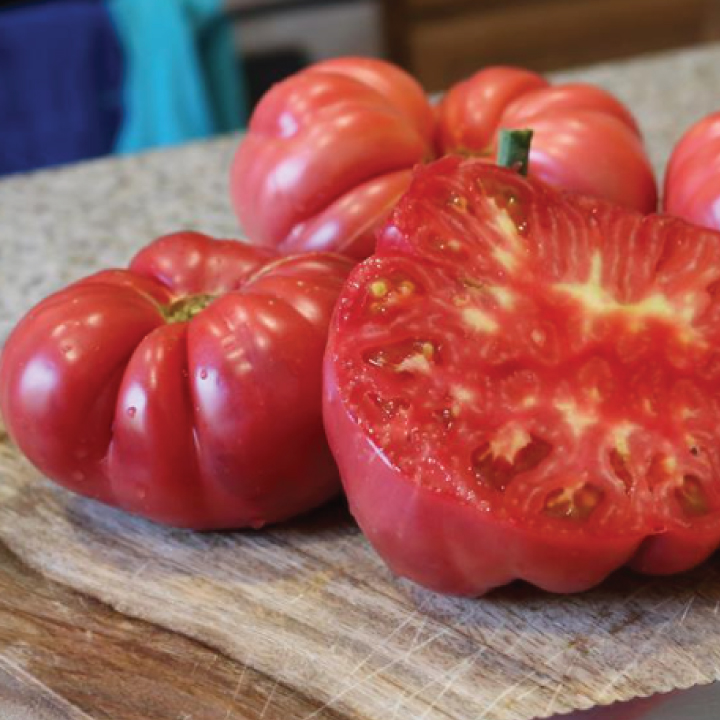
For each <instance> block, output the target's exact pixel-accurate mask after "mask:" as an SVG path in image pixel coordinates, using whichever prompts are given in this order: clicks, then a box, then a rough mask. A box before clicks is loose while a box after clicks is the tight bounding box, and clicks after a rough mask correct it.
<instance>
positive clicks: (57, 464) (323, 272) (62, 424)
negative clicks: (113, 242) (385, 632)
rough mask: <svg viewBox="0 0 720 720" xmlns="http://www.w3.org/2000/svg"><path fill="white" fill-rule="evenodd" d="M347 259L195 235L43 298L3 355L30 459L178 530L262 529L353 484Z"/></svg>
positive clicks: (19, 439)
mask: <svg viewBox="0 0 720 720" xmlns="http://www.w3.org/2000/svg"><path fill="white" fill-rule="evenodd" d="M349 268H350V263H349V261H348V260H347V259H344V258H342V257H340V256H335V255H329V254H321V253H314V254H305V255H302V256H296V257H285V258H278V257H277V254H276V253H275V252H274V251H270V250H263V249H260V248H253V247H250V246H248V245H245V244H243V243H239V242H235V241H228V240H225V241H220V240H213V239H211V238H209V237H207V236H204V235H200V234H198V233H190V232H186V233H178V234H175V235H170V236H167V237H164V238H160V239H159V240H157V241H155V242H154V243H152V244H151V245H149V246H148V247H147V248H145V249H144V250H142V251H141V252H140V253H139V254H138V255H137V256H136V257H135V258H134V259H133V261H132V262H131V264H130V269H129V270H105V271H103V272H100V273H98V274H96V275H92V276H90V277H88V278H85V279H84V280H81V281H80V282H77V283H75V284H73V285H70V286H69V287H67V288H66V289H64V290H61V291H60V292H58V293H56V294H55V295H52V296H50V297H49V298H47V299H45V300H43V301H42V302H41V303H40V304H38V305H37V306H36V307H35V308H33V309H32V310H31V311H30V312H29V313H28V314H27V315H26V316H25V318H23V320H22V321H21V322H20V323H19V324H18V326H17V327H16V328H15V330H14V331H13V332H12V334H11V336H10V338H9V339H8V341H7V344H6V345H5V348H4V351H3V354H2V358H1V359H0V411H1V412H2V415H3V417H4V419H5V422H6V424H7V427H8V430H9V432H10V435H11V437H12V438H13V439H14V440H15V442H16V443H17V445H18V446H19V448H20V450H22V452H23V453H24V454H25V455H26V456H27V457H28V458H29V460H30V461H31V462H32V463H33V464H34V465H35V466H36V467H37V468H38V469H39V470H40V471H41V472H42V473H44V474H45V475H47V476H48V477H49V478H51V479H53V480H55V481H56V482H58V483H60V484H61V485H64V486H65V487H67V488H69V489H71V490H74V491H75V492H78V493H80V494H82V495H87V496H89V497H93V498H96V499H97V500H100V501H102V502H104V503H107V504H109V505H114V506H117V507H120V508H123V509H124V510H128V511H130V512H132V513H136V514H138V515H142V516H144V517H147V518H150V519H152V520H155V521H158V522H161V523H167V524H170V525H174V526H183V527H190V528H199V529H209V528H224V527H241V526H252V527H259V526H261V525H264V524H265V523H269V522H276V521H279V520H283V519H285V518H288V517H290V516H293V515H295V514H297V513H300V512H303V511H305V510H308V509H310V508H312V507H315V506H316V505H319V504H320V503H322V502H324V501H325V500H327V499H328V498H330V497H331V496H333V495H334V494H335V493H336V492H338V490H339V488H340V484H339V480H338V478H337V470H336V468H335V466H334V463H333V460H332V457H331V455H330V452H329V449H328V447H327V442H326V440H325V437H324V432H323V427H322V409H321V366H322V355H323V351H324V348H325V341H326V333H327V326H328V323H329V318H330V314H331V312H332V309H333V306H334V303H335V300H336V296H337V294H338V292H339V290H340V288H341V286H342V284H343V281H344V279H345V277H346V275H347V273H348V271H349Z"/></svg>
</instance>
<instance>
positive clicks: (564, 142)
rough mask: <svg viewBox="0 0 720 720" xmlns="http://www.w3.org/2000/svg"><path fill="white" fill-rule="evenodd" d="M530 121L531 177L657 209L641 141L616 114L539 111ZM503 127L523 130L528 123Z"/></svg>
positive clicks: (643, 208) (642, 209) (640, 207)
mask: <svg viewBox="0 0 720 720" xmlns="http://www.w3.org/2000/svg"><path fill="white" fill-rule="evenodd" d="M530 124H531V125H532V128H533V141H532V145H531V147H530V173H531V175H532V176H533V177H537V178H539V179H540V180H543V181H544V182H546V183H548V184H549V185H552V186H553V187H557V188H569V189H572V190H573V191H574V192H577V193H580V194H582V195H591V196H595V197H602V198H605V199H606V200H610V201H611V202H614V203H617V204H618V205H623V206H625V207H628V208H631V209H635V210H639V211H640V212H643V213H650V212H653V211H655V209H656V207H657V188H656V186H655V178H654V175H653V170H652V167H651V166H650V162H649V161H648V159H647V156H646V155H645V151H644V150H643V147H642V142H641V140H640V138H639V137H638V136H637V135H636V134H635V132H634V131H633V130H631V129H630V128H628V126H627V125H626V124H624V123H623V122H621V121H620V120H618V119H617V117H615V116H614V115H610V114H603V113H596V112H591V111H585V110H575V111H567V112H560V111H557V112H554V113H552V114H550V115H547V116H545V115H537V116H536V117H535V118H534V119H533V120H531V121H530ZM502 125H503V127H505V128H507V129H510V130H512V129H522V128H524V127H526V126H527V125H528V122H526V121H522V120H517V121H515V122H509V121H508V122H503V123H502ZM620 168H621V169H622V172H619V169H620Z"/></svg>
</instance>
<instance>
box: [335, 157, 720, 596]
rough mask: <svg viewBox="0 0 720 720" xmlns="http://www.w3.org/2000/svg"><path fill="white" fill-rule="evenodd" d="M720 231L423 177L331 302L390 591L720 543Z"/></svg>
mask: <svg viewBox="0 0 720 720" xmlns="http://www.w3.org/2000/svg"><path fill="white" fill-rule="evenodd" d="M719 289H720V234H718V233H714V232H710V231H703V230H700V229H698V228H695V227H693V226H690V225H688V224H686V223H684V222H682V221H680V220H677V219H674V218H670V217H663V216H657V215H655V216H643V215H641V214H638V213H635V212H632V211H629V210H626V209H622V208H620V207H618V206H615V205H611V204H609V203H607V202H605V201H601V200H593V199H587V198H583V197H579V196H575V195H572V196H571V195H569V194H563V193H561V192H558V191H556V190H554V189H552V188H550V187H548V186H547V185H545V184H543V183H541V182H539V181H537V180H533V179H532V178H530V179H525V178H522V177H520V176H519V175H518V174H516V173H514V172H511V171H509V170H506V169H504V168H498V167H495V166H492V165H489V164H487V163H483V162H481V161H478V160H474V159H468V160H464V161H462V160H460V159H458V158H445V159H443V160H440V161H438V162H436V163H434V164H432V165H429V166H426V167H423V168H419V169H418V170H417V171H416V173H415V178H414V181H413V184H412V186H411V188H410V190H409V192H408V193H407V194H406V195H405V197H404V198H403V200H402V201H401V203H400V205H399V206H398V207H397V209H396V210H395V212H394V214H393V216H392V218H391V220H390V222H389V223H388V224H387V225H386V227H385V228H384V230H383V231H382V232H381V233H380V235H379V239H378V245H377V250H376V253H375V255H374V256H372V257H371V258H369V259H368V260H366V261H365V262H363V263H362V264H360V265H359V266H358V267H357V268H356V269H355V270H354V271H353V273H352V274H351V276H350V280H349V282H348V284H347V285H346V286H345V289H344V291H343V292H342V294H341V296H340V301H339V305H338V308H337V310H336V315H335V319H334V321H333V324H332V326H331V332H330V340H329V344H328V349H327V351H326V356H325V390H324V414H325V427H326V430H327V432H328V435H329V439H330V444H331V448H332V449H333V452H334V455H335V458H336V460H337V461H338V463H339V466H340V471H341V475H342V479H343V483H344V486H345V489H346V492H347V495H348V498H349V501H350V506H351V509H352V511H353V513H354V515H355V517H356V518H357V520H358V522H359V524H360V526H361V528H362V529H363V531H364V532H365V533H366V535H367V536H368V537H369V539H370V541H371V542H372V543H373V545H374V546H375V547H376V549H377V550H378V552H379V553H380V554H381V555H382V556H383V557H384V558H385V560H386V561H387V562H388V563H389V565H390V566H391V567H392V568H393V569H394V570H395V572H397V573H398V574H400V575H404V576H407V577H409V578H411V579H413V580H415V581H417V582H419V583H421V584H423V585H426V586H428V587H430V588H433V589H435V590H438V591H442V592H448V593H457V594H464V595H477V594H481V593H484V592H486V591H487V590H489V589H491V588H493V587H496V586H499V585H503V584H505V583H508V582H510V581H512V580H514V579H516V578H521V579H524V580H527V581H529V582H531V583H534V584H536V585H538V586H540V587H542V588H545V589H547V590H550V591H555V592H573V591H580V590H585V589H587V588H589V587H591V586H593V585H595V584H596V583H598V582H600V581H601V580H602V579H603V578H604V577H605V576H606V575H607V574H608V573H610V572H611V571H613V570H614V569H615V568H617V567H619V566H621V565H624V564H626V563H628V564H630V565H631V566H632V567H634V568H636V569H638V570H640V571H643V572H648V573H674V572H678V571H681V570H685V569H687V568H690V567H692V566H694V565H696V564H697V563H700V562H701V561H702V560H704V559H705V558H706V557H707V556H708V555H709V554H710V553H712V552H713V550H714V549H715V548H716V547H717V545H718V543H720V475H719V473H720V451H719V448H720V443H719V442H718V440H719V435H720V349H719V348H720V293H719Z"/></svg>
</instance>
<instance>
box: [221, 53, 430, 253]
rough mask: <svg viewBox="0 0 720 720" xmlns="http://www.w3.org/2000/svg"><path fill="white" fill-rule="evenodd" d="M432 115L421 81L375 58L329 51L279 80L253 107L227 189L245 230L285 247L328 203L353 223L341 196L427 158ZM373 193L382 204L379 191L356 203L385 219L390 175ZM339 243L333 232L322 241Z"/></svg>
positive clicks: (342, 220) (391, 194)
mask: <svg viewBox="0 0 720 720" xmlns="http://www.w3.org/2000/svg"><path fill="white" fill-rule="evenodd" d="M432 119H433V115H432V108H431V107H430V104H429V103H428V101H427V100H426V98H425V96H424V94H423V91H422V89H421V88H420V86H419V85H417V83H415V81H414V80H412V78H410V76H408V75H406V74H405V73H404V72H403V71H401V70H400V69H399V68H396V67H395V66H393V65H390V64H389V63H385V62H382V61H379V60H372V59H369V58H344V59H339V60H330V61H327V62H322V63H318V64H317V65H314V66H312V67H311V68H309V69H308V70H305V71H303V72H301V73H299V74H298V75H295V76H293V77H291V78H290V79H288V80H286V81H284V82H282V83H279V84H278V85H276V86H274V87H273V88H272V89H271V90H270V91H269V92H268V93H267V94H266V95H265V97H264V98H263V99H262V101H261V102H260V104H259V106H258V108H257V110H256V111H255V113H254V114H253V117H252V118H251V121H250V126H249V132H248V135H247V136H246V137H245V138H244V139H243V142H242V143H241V144H240V147H239V148H238V152H237V154H236V156H235V159H234V162H233V166H232V171H231V195H232V199H233V203H234V205H235V209H236V212H237V214H238V217H239V218H240V221H241V223H242V225H243V229H244V231H245V232H246V234H247V235H249V236H250V237H252V238H253V241H254V242H257V243H258V244H262V245H267V246H271V247H274V246H282V245H283V243H284V242H285V239H286V238H287V236H288V235H290V234H291V232H293V230H294V229H295V228H296V226H298V225H300V224H303V223H306V222H308V221H311V220H312V218H313V217H314V216H315V215H316V214H318V213H321V212H322V211H323V210H324V209H325V208H326V207H327V206H328V205H332V204H333V203H335V209H334V211H333V214H334V215H337V217H338V218H339V219H338V223H339V224H340V225H341V226H346V225H350V226H353V225H354V222H355V221H353V219H352V217H348V216H357V210H356V209H355V207H354V204H353V203H350V204H349V205H348V204H343V203H342V202H340V203H339V204H338V203H337V201H339V200H340V201H341V199H342V197H343V196H344V195H345V194H346V193H348V192H351V191H353V190H354V188H356V187H357V186H358V185H362V184H363V183H366V182H369V181H373V180H374V181H378V180H381V179H382V178H383V177H384V176H388V175H394V174H395V173H397V172H398V171H402V170H409V169H410V168H411V167H412V166H413V165H415V164H416V163H419V162H422V161H423V160H424V159H425V158H426V157H428V156H429V155H430V154H431V152H432ZM408 180H409V177H408ZM378 192H379V193H380V194H381V196H382V197H381V198H380V200H379V208H381V209H380V210H377V209H376V208H377V207H378V199H377V196H375V197H373V198H372V199H366V200H365V201H361V206H362V207H364V208H365V209H366V210H367V211H368V212H371V213H372V212H373V211H376V212H380V215H381V218H382V219H384V217H385V214H386V213H385V212H384V208H386V207H389V206H391V205H392V204H393V203H394V201H395V200H397V198H398V197H399V195H398V191H397V188H396V183H392V182H390V183H389V187H388V188H387V189H380V190H378ZM296 232H297V231H296ZM352 241H353V238H352V237H351V238H350V239H349V240H346V239H343V244H350V243H352ZM290 244H291V245H292V244H293V243H292V241H291V242H290ZM335 247H336V245H334V244H333V242H332V241H330V242H326V243H324V245H323V247H322V248H321V249H328V248H330V249H334V248H335Z"/></svg>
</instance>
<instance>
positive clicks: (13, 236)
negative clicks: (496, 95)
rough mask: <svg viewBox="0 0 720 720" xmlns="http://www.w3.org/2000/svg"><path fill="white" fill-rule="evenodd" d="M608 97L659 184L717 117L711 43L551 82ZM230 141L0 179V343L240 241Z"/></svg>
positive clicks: (717, 56)
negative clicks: (93, 286) (100, 283)
mask: <svg viewBox="0 0 720 720" xmlns="http://www.w3.org/2000/svg"><path fill="white" fill-rule="evenodd" d="M554 77H555V78H557V79H563V80H567V79H582V80H586V81H589V82H593V83H597V84H599V85H602V86H604V87H606V88H607V89H608V90H611V91H612V92H614V93H616V94H617V95H618V96H619V97H620V98H621V99H622V100H623V101H625V102H626V103H627V104H628V105H629V106H630V108H631V109H632V110H633V111H634V113H635V114H636V116H637V118H638V119H639V122H640V125H641V127H642V130H643V132H644V134H645V138H646V142H647V145H648V148H649V152H650V156H651V158H652V161H653V164H654V166H655V168H656V170H657V172H658V177H661V173H662V169H663V167H664V165H665V162H666V160H667V156H668V153H669V151H670V149H671V147H672V145H673V144H674V143H675V142H676V140H677V139H678V138H679V136H680V135H681V134H682V132H683V130H684V129H685V128H687V127H688V126H689V125H690V124H691V123H693V122H694V121H695V120H697V119H699V118H700V117H702V116H703V115H705V114H707V113H709V112H711V111H714V110H717V109H718V108H720V99H719V98H718V97H717V96H716V93H712V92H708V88H717V87H718V86H720V45H709V46H705V47H701V48H697V49H692V50H684V51H676V52H672V53H664V54H661V55H655V56H647V57H641V58H636V59H634V60H631V61H628V62H624V63H612V64H606V65H598V66H595V67H592V68H588V69H583V70H577V71H572V72H565V73H556V74H555V76H554ZM238 141H239V136H231V137H223V138H220V139H216V140H212V141H209V142H201V143H192V144H189V145H185V146H183V147H180V148H174V149H170V150H163V151H156V152H151V153H146V154H142V155H137V156H134V157H128V158H109V159H103V160H99V161H94V162H89V163H83V164H79V165H75V166H70V167H66V168H61V169H57V170H52V171H44V172H37V173H32V174H28V175H23V176H14V177H9V178H7V179H4V180H2V181H0V344H2V342H4V340H5V338H6V337H7V334H8V332H9V331H10V329H11V328H12V326H13V325H14V323H15V322H16V321H17V320H18V319H19V317H20V316H21V315H22V314H23V313H24V312H25V311H26V310H27V309H28V308H29V307H30V306H31V305H32V304H34V303H35V302H36V301H38V300H40V299H41V298H42V297H44V296H45V295H47V294H48V293H50V292H52V291H53V290H56V289H57V288H59V287H62V286H63V285H65V284H66V283H68V282H69V281H71V280H74V279H77V278H79V277H81V276H83V275H85V274H88V273H90V272H93V271H94V270H96V269H98V268H101V267H105V266H109V265H110V266H112V265H125V264H126V263H127V261H128V260H129V258H130V257H131V256H132V254H133V253H134V252H135V251H137V250H138V249H139V248H140V247H142V246H143V245H144V244H146V243H147V242H149V241H150V240H152V239H153V238H154V237H156V236H158V235H162V234H164V233H167V232H171V231H174V230H179V229H197V230H202V231H203V232H207V233H209V234H212V235H218V236H225V237H238V236H240V234H241V233H240V229H239V227H238V224H237V221H236V220H235V217H234V215H233V214H232V211H231V208H230V204H229V200H228V190H227V177H228V170H229V165H230V161H231V158H232V155H233V152H234V149H235V147H236V146H237V143H238Z"/></svg>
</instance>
